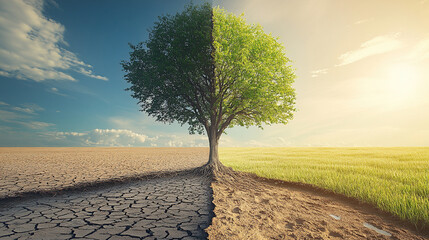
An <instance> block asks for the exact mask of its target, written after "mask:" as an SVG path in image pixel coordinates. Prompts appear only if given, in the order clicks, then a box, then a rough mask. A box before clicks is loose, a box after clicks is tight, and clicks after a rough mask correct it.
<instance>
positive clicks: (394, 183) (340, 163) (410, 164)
mask: <svg viewBox="0 0 429 240" xmlns="http://www.w3.org/2000/svg"><path fill="white" fill-rule="evenodd" d="M220 160H221V162H222V163H223V164H225V165H226V166H229V167H232V168H233V169H234V170H238V171H244V172H252V173H256V174H257V175H259V176H261V177H266V178H273V179H280V180H286V181H292V182H302V183H308V184H312V185H315V186H318V187H322V188H325V189H330V190H332V191H334V192H336V193H340V194H344V195H346V196H349V197H354V198H357V199H360V200H362V201H364V202H368V203H371V204H374V205H376V206H377V207H379V208H380V209H383V210H385V211H388V212H391V213H393V214H395V215H397V216H399V217H400V218H402V219H407V220H409V221H411V222H412V223H414V224H416V225H420V226H421V225H425V226H429V148H417V147H413V148H220Z"/></svg>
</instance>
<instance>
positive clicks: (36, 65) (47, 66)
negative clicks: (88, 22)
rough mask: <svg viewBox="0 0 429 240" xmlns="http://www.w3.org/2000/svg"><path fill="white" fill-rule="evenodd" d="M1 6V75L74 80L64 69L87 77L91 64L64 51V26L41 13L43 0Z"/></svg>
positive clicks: (4, 2) (9, 3)
mask: <svg viewBox="0 0 429 240" xmlns="http://www.w3.org/2000/svg"><path fill="white" fill-rule="evenodd" d="M1 5H2V7H1V8H0V39H1V42H0V69H1V70H2V71H0V75H1V76H6V77H15V78H18V79H28V80H34V81H37V82H40V81H45V80H48V79H51V80H68V81H76V79H75V78H74V77H73V76H71V75H70V74H69V73H66V71H67V70H73V71H75V72H79V73H82V74H84V75H86V76H88V77H91V78H96V79H101V80H107V78H106V77H102V76H98V75H94V74H92V70H91V69H90V68H91V65H88V64H86V63H84V62H83V61H82V60H80V59H79V58H78V57H77V56H76V55H75V54H74V53H72V52H70V51H68V50H66V49H65V48H64V47H63V46H67V43H66V42H65V40H64V31H65V28H64V26H63V25H61V24H60V23H58V22H56V21H54V20H52V19H49V18H47V17H45V16H44V15H43V6H44V1H43V0H28V1H25V0H15V1H2V2H1Z"/></svg>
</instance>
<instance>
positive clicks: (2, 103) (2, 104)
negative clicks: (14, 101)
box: [0, 101, 9, 106]
mask: <svg viewBox="0 0 429 240" xmlns="http://www.w3.org/2000/svg"><path fill="white" fill-rule="evenodd" d="M0 106H9V104H7V103H5V102H2V101H0Z"/></svg>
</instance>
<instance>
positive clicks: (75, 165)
mask: <svg viewBox="0 0 429 240" xmlns="http://www.w3.org/2000/svg"><path fill="white" fill-rule="evenodd" d="M207 159H208V148H0V199H1V198H8V197H15V196H19V195H22V194H23V193H28V192H39V191H40V192H46V191H50V190H58V189H66V188H72V187H73V186H77V185H85V184H87V183H94V182H103V181H112V179H113V180H115V179H116V180H120V179H124V178H132V177H136V176H141V175H145V174H147V175H150V174H155V173H163V172H164V173H165V172H174V171H183V170H187V169H192V168H195V167H199V166H202V165H203V164H204V163H206V162H207Z"/></svg>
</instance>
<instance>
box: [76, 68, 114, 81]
mask: <svg viewBox="0 0 429 240" xmlns="http://www.w3.org/2000/svg"><path fill="white" fill-rule="evenodd" d="M79 72H80V73H82V74H84V75H86V76H88V77H92V78H95V79H100V80H104V81H107V80H108V79H107V78H106V77H103V76H99V75H95V74H93V73H92V70H91V69H85V68H80V69H79Z"/></svg>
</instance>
